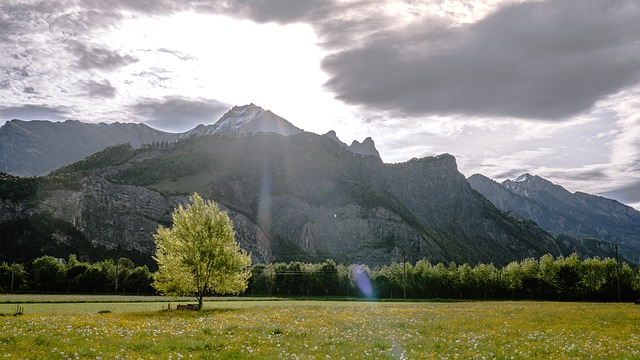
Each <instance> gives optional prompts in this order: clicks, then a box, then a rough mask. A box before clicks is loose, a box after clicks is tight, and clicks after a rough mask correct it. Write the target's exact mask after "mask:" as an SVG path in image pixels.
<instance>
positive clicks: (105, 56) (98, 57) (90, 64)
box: [70, 43, 138, 70]
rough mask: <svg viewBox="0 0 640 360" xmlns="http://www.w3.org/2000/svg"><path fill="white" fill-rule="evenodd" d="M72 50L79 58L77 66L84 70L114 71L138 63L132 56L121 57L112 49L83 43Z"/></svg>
mask: <svg viewBox="0 0 640 360" xmlns="http://www.w3.org/2000/svg"><path fill="white" fill-rule="evenodd" d="M70 50H71V52H72V53H73V54H74V55H75V56H76V57H77V58H78V61H77V63H76V66H77V67H78V68H80V69H83V70H91V69H99V70H114V69H117V68H119V67H123V66H127V65H129V64H132V63H134V62H137V61H138V59H137V58H135V57H133V56H130V55H120V54H119V53H118V52H117V51H114V50H111V49H107V48H104V47H99V46H87V45H85V44H81V43H77V44H75V45H74V46H72V47H71V49H70Z"/></svg>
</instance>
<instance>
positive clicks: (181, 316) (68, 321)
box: [0, 298, 640, 359]
mask: <svg viewBox="0 0 640 360" xmlns="http://www.w3.org/2000/svg"><path fill="white" fill-rule="evenodd" d="M23 299H24V298H23ZM0 300H1V299H0ZM85 300H87V299H85ZM120 300H122V299H120ZM155 300H157V301H147V302H144V301H138V299H137V298H132V299H126V300H125V301H124V302H112V301H110V300H109V298H104V299H100V298H99V299H88V300H87V301H90V302H87V301H77V302H62V301H65V300H64V299H59V300H58V301H51V302H47V303H43V302H31V303H26V302H25V303H24V304H20V305H18V304H17V303H14V302H11V301H14V300H6V299H5V301H9V302H5V303H3V304H0V312H2V313H3V315H4V316H2V317H0V354H4V355H3V356H4V358H11V359H584V358H593V359H640V306H636V305H633V304H628V303H564V302H562V303H560V302H364V301H303V300H268V301H265V300H246V299H234V300H228V299H227V300H225V299H215V300H210V301H207V302H205V308H204V309H203V310H202V311H199V312H196V311H176V310H172V311H166V310H162V309H166V308H167V307H168V302H167V301H166V300H164V301H162V299H161V298H160V299H155ZM41 301H42V300H41ZM182 303H185V302H182ZM175 304H177V302H173V303H172V308H175ZM17 307H21V308H22V310H23V314H22V315H19V316H14V315H13V313H14V312H15V311H16V308H17ZM0 357H1V356H0Z"/></svg>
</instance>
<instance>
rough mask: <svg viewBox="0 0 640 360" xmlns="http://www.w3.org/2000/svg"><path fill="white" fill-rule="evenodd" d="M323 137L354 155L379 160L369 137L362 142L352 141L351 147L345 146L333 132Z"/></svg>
mask: <svg viewBox="0 0 640 360" xmlns="http://www.w3.org/2000/svg"><path fill="white" fill-rule="evenodd" d="M324 136H326V137H328V138H329V139H331V140H333V141H335V142H337V143H338V144H340V146H342V147H344V148H345V149H349V151H351V152H352V153H354V154H360V155H369V156H375V157H377V158H380V153H379V152H378V149H376V144H375V143H374V142H373V139H372V138H371V137H368V138H366V139H364V141H363V142H359V141H357V140H353V142H352V143H351V145H349V146H347V144H345V143H343V142H342V141H341V140H340V139H339V138H338V135H337V134H336V132H335V131H334V130H331V131H329V132H328V133H326V134H324Z"/></svg>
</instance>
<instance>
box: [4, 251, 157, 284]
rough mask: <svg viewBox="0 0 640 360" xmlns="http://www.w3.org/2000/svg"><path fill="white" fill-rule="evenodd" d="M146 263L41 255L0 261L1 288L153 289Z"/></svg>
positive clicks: (122, 259) (150, 274) (121, 259)
mask: <svg viewBox="0 0 640 360" xmlns="http://www.w3.org/2000/svg"><path fill="white" fill-rule="evenodd" d="M152 280H153V275H152V273H151V272H150V271H149V268H148V267H147V266H138V267H136V266H135V264H134V263H133V261H131V260H129V259H128V258H124V257H123V258H120V259H118V260H117V261H114V260H112V259H109V260H103V261H100V262H97V263H94V264H90V263H88V262H81V261H78V259H77V257H76V255H73V254H72V255H70V256H69V259H68V260H64V259H58V258H54V257H52V256H42V257H39V258H37V259H35V260H34V261H33V262H31V263H30V264H27V265H25V264H18V263H13V264H8V263H2V264H0V292H29V293H83V294H89V293H139V294H149V293H152V292H153V289H152V288H151V285H150V284H151V281H152Z"/></svg>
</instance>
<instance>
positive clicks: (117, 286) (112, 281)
mask: <svg viewBox="0 0 640 360" xmlns="http://www.w3.org/2000/svg"><path fill="white" fill-rule="evenodd" d="M616 265H617V266H616ZM251 273H252V275H251V278H250V279H249V286H248V288H247V290H246V291H245V293H244V295H245V296H295V297H298V296H302V297H312V296H340V297H359V298H371V299H376V298H381V299H403V298H407V299H435V298H446V299H533V300H562V301H574V300H577V301H583V300H586V301H617V300H618V299H620V300H622V301H632V300H636V299H638V298H640V271H637V270H636V271H634V270H633V269H631V267H630V266H629V265H628V264H626V263H622V264H617V262H616V260H615V259H611V258H605V259H600V258H587V259H584V260H583V259H580V258H578V256H577V255H575V254H573V255H571V256H568V257H562V256H561V257H557V258H554V257H553V256H552V255H545V256H543V257H541V258H540V259H533V258H531V259H525V260H521V261H514V262H511V263H509V264H508V265H507V266H505V267H502V268H497V267H495V266H494V265H493V264H482V263H480V264H478V265H476V266H470V265H469V264H462V265H457V264H455V263H453V262H452V263H449V264H443V263H437V264H432V263H431V262H429V261H428V260H420V261H418V262H417V263H415V264H410V263H406V264H402V263H392V264H391V265H385V266H381V267H376V268H374V269H370V268H369V267H367V266H366V265H357V264H354V265H344V264H336V263H335V262H334V261H333V260H326V261H325V262H323V263H314V264H309V263H303V262H289V263H274V264H269V265H263V264H258V265H254V266H253V267H252V269H251ZM152 281H153V274H152V273H151V272H150V271H149V269H148V268H147V266H138V267H136V266H135V264H134V263H133V262H132V261H131V260H129V259H128V258H120V259H118V260H117V261H114V260H104V261H100V262H98V263H95V264H89V263H86V262H80V261H78V260H77V259H76V256H75V255H71V256H70V257H69V259H68V261H62V260H61V259H56V258H53V257H51V256H43V257H40V258H38V259H36V260H34V261H33V262H32V263H30V264H27V265H23V264H7V263H3V264H1V265H0V291H2V292H25V293H129V294H131V293H137V294H152V293H154V289H153V288H152V287H151V283H152Z"/></svg>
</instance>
